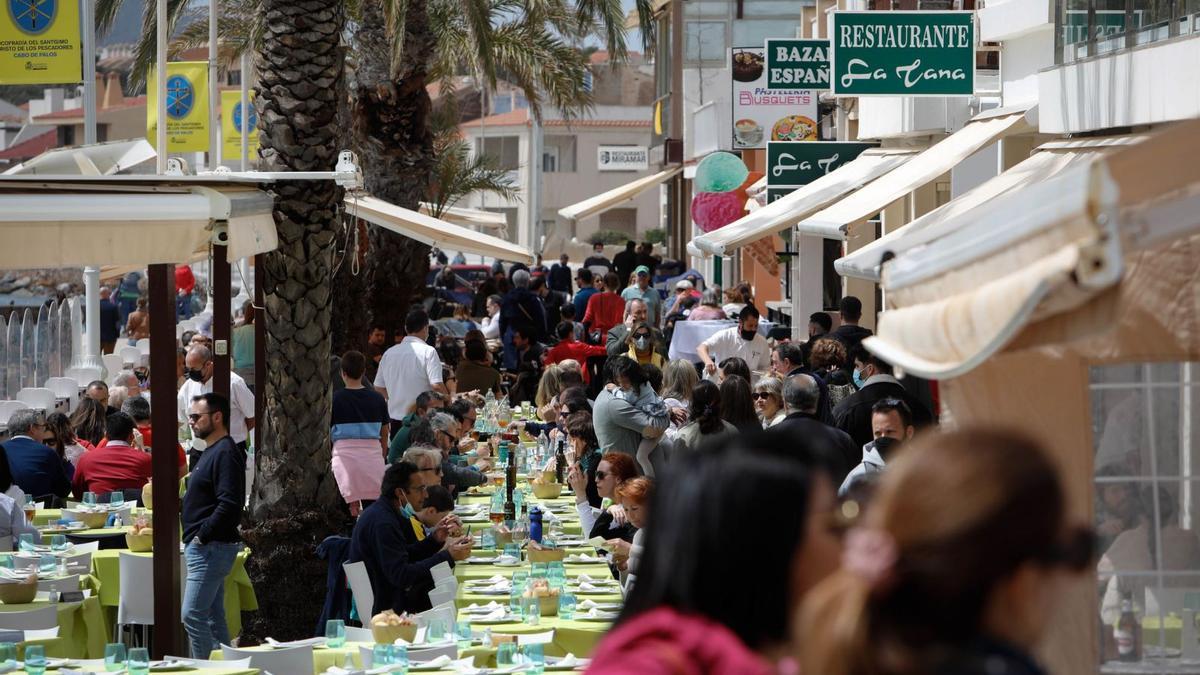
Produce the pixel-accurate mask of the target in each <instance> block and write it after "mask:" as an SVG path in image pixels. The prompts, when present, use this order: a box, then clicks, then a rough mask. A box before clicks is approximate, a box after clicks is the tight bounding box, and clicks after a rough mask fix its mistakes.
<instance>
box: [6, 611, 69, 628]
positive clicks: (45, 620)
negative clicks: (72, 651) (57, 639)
mask: <svg viewBox="0 0 1200 675" xmlns="http://www.w3.org/2000/svg"><path fill="white" fill-rule="evenodd" d="M57 627H58V608H57V607H55V606H54V605H50V606H48V607H39V608H37V609H30V610H26V611H23V612H0V630H45V629H47V628H57Z"/></svg>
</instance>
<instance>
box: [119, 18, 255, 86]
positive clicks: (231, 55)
mask: <svg viewBox="0 0 1200 675" xmlns="http://www.w3.org/2000/svg"><path fill="white" fill-rule="evenodd" d="M187 2H188V0H167V22H168V23H169V24H170V26H171V33H172V34H173V35H175V37H174V39H172V40H171V43H170V44H169V45H168V48H167V58H169V59H174V58H176V57H178V56H179V54H180V53H182V52H184V51H186V50H188V49H193V48H196V47H207V46H208V12H207V10H191V11H189V10H188V9H187ZM219 9H220V13H219V15H218V19H217V36H218V50H217V62H218V64H220V66H221V69H222V70H224V69H225V68H226V67H228V66H229V65H230V64H232V63H235V62H236V61H237V59H238V58H239V57H240V56H241V55H242V54H243V53H244V52H247V51H257V50H258V48H259V47H260V46H261V45H262V36H263V31H264V23H263V22H264V19H263V12H262V0H221V2H220V7H219ZM184 18H188V19H191V21H190V22H188V24H187V25H186V26H185V27H184V28H183V29H182V30H179V31H176V30H175V27H176V26H177V25H178V24H179V22H180V21H182V20H183V19H184ZM156 21H157V17H156V10H155V5H154V3H153V2H148V3H147V4H146V8H145V10H143V13H142V35H141V38H140V39H139V40H138V43H137V46H136V47H135V49H134V62H133V70H132V72H131V73H130V86H131V88H133V89H135V90H136V89H137V88H138V87H140V86H142V85H143V84H145V83H146V78H147V77H148V76H149V73H150V68H151V67H152V66H153V65H154V59H155V55H156V52H157V49H158V47H157V43H156V40H157V39H158V37H157V36H158V33H157V31H156V27H155V23H156Z"/></svg>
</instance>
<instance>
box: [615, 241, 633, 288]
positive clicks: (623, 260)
mask: <svg viewBox="0 0 1200 675" xmlns="http://www.w3.org/2000/svg"><path fill="white" fill-rule="evenodd" d="M635 248H637V244H635V243H633V242H632V241H627V242H625V250H624V251H621V252H620V253H618V254H616V255H614V256H613V267H615V268H616V271H617V276H618V277H620V278H621V288H622V289H624V288H625V287H626V286H628V285H629V277H631V276H633V270H635V269H637V266H638V256H637V251H636V250H634V249H635Z"/></svg>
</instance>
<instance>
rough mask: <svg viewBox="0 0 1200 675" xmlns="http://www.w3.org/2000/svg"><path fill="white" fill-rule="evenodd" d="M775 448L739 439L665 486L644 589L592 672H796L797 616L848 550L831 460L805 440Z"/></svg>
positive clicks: (632, 598)
mask: <svg viewBox="0 0 1200 675" xmlns="http://www.w3.org/2000/svg"><path fill="white" fill-rule="evenodd" d="M777 446H778V443H769V442H763V440H762V435H761V433H755V434H753V435H744V436H739V437H738V438H737V439H735V440H734V441H732V442H731V443H729V444H728V445H727V446H726V447H723V448H721V449H719V450H714V452H711V453H705V454H703V455H697V456H695V457H694V458H691V459H690V460H689V461H687V462H682V463H680V464H678V465H676V466H675V467H674V468H673V474H672V476H671V478H670V480H666V481H663V482H662V484H661V485H659V486H657V494H656V495H655V497H654V499H653V505H652V507H651V509H650V511H649V513H647V514H646V515H647V516H648V517H647V521H648V522H647V523H646V527H645V528H644V532H645V534H644V535H643V537H642V538H643V539H644V541H645V547H644V550H643V552H642V554H641V556H640V560H638V561H637V582H636V583H635V584H634V585H633V588H632V590H631V592H630V593H629V595H628V596H627V597H626V601H625V607H624V609H623V610H622V612H621V616H620V618H618V619H617V623H616V625H615V626H614V627H613V630H612V631H611V632H610V633H609V634H608V635H607V636H606V637H605V638H604V640H603V641H602V642H601V643H600V645H599V646H598V647H597V650H596V652H595V654H594V655H593V658H592V664H591V667H590V668H589V670H588V672H589V673H599V674H600V675H610V674H612V675H615V674H618V673H639V674H643V675H666V674H668V673H677V672H681V671H680V664H686V672H688V673H696V674H704V675H708V674H712V675H717V674H724V673H738V675H769V674H772V673H776V672H781V673H782V672H793V673H794V672H796V669H795V664H794V662H792V661H791V659H790V656H791V653H792V652H791V650H790V649H789V646H790V636H791V635H792V634H793V627H794V625H795V623H796V620H795V617H796V614H797V609H798V608H799V606H800V603H801V601H802V600H803V599H804V596H805V594H806V593H807V592H808V591H809V589H811V588H812V587H813V586H814V585H815V584H816V583H817V582H819V581H820V580H822V579H823V578H825V577H826V576H827V575H829V574H830V573H831V572H833V571H834V570H836V569H837V565H838V557H839V555H840V548H839V544H838V540H837V537H836V535H835V533H834V532H833V530H832V527H831V524H830V523H831V518H830V516H831V512H832V510H833V508H834V504H835V501H834V486H833V484H832V483H831V481H830V479H829V476H828V473H827V470H826V469H825V468H824V463H823V462H820V461H818V460H816V459H814V457H815V456H816V454H815V453H814V452H812V451H813V450H815V449H814V448H810V447H809V443H808V441H807V439H803V438H798V439H796V442H795V443H790V444H789V447H787V448H780V447H777ZM747 486H753V488H752V489H747ZM768 514H769V515H768ZM748 552H752V558H748V557H747V555H748ZM681 561H689V563H688V564H681ZM750 561H752V562H750ZM781 661H782V662H781ZM777 664H778V665H779V667H778V669H777V667H776V665H777ZM812 672H814V673H816V672H819V671H812Z"/></svg>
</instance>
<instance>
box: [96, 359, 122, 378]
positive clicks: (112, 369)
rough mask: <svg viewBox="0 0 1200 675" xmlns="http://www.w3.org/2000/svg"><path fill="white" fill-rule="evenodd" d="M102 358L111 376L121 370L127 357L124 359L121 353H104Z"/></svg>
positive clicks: (105, 368)
mask: <svg viewBox="0 0 1200 675" xmlns="http://www.w3.org/2000/svg"><path fill="white" fill-rule="evenodd" d="M100 360H101V361H102V362H103V363H104V370H106V371H108V376H109V377H112V376H113V375H116V374H117V373H119V372H121V370H122V367H123V366H124V365H125V359H122V358H121V355H120V354H102V355H101V356H100ZM98 379H99V378H98Z"/></svg>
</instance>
